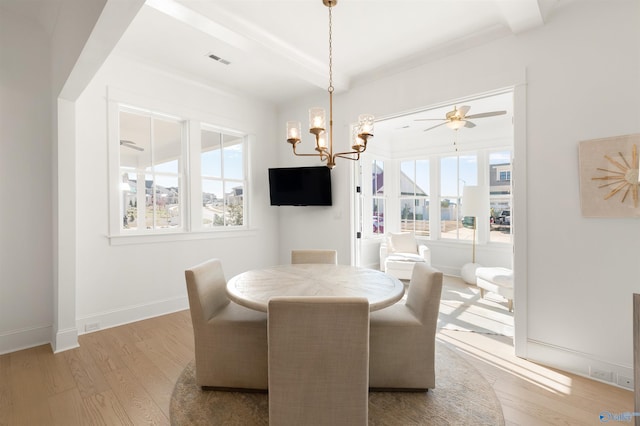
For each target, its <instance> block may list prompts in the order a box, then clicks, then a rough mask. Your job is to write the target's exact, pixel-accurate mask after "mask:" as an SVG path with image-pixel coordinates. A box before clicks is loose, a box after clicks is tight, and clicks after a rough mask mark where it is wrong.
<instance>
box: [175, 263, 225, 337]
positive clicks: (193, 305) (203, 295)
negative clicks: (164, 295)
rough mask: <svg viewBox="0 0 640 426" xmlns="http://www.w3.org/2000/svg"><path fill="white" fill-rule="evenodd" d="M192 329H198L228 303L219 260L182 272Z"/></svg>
mask: <svg viewBox="0 0 640 426" xmlns="http://www.w3.org/2000/svg"><path fill="white" fill-rule="evenodd" d="M184 275H185V279H186V281H187V294H188V296H189V307H190V310H191V321H192V322H193V328H198V327H200V326H202V325H204V324H206V322H207V321H208V320H210V319H211V318H213V317H214V316H215V314H216V312H218V311H219V310H220V309H222V308H223V307H224V306H226V305H227V304H228V303H229V298H228V297H227V293H226V290H225V287H226V285H227V281H226V279H225V277H224V272H223V270H222V263H221V262H220V260H219V259H210V260H207V261H205V262H202V263H200V264H198V265H196V266H193V267H191V268H189V269H187V270H186V271H185V272H184Z"/></svg>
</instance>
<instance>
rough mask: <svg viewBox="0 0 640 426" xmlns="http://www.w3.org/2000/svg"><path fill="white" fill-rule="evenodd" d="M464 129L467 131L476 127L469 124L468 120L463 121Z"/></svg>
mask: <svg viewBox="0 0 640 426" xmlns="http://www.w3.org/2000/svg"><path fill="white" fill-rule="evenodd" d="M464 127H467V128H469V129H471V128H474V127H476V125H475V124H473V123H472V122H470V121H469V120H464Z"/></svg>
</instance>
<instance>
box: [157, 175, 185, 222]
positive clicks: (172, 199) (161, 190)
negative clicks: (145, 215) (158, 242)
mask: <svg viewBox="0 0 640 426" xmlns="http://www.w3.org/2000/svg"><path fill="white" fill-rule="evenodd" d="M154 187H155V190H154V194H155V196H154V203H155V205H154V208H155V215H154V219H155V221H154V222H153V224H154V227H155V228H175V227H177V226H180V203H179V198H178V178H177V177H176V176H161V177H160V176H159V177H157V179H156V181H155V184H154Z"/></svg>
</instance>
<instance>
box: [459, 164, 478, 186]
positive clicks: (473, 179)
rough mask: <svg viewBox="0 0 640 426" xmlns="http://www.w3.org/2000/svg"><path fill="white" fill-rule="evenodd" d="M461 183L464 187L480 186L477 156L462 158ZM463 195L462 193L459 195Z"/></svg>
mask: <svg viewBox="0 0 640 426" xmlns="http://www.w3.org/2000/svg"><path fill="white" fill-rule="evenodd" d="M460 181H462V183H464V185H473V186H475V185H477V184H478V157H477V156H476V155H461V156H460ZM460 188H462V187H460ZM461 194H462V191H460V193H459V194H458V195H461Z"/></svg>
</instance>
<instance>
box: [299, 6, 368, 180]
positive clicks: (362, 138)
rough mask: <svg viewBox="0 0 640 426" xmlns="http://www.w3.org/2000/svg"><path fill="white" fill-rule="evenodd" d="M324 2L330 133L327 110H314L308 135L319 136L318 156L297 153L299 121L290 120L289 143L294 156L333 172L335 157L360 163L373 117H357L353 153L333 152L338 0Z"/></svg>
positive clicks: (300, 133)
mask: <svg viewBox="0 0 640 426" xmlns="http://www.w3.org/2000/svg"><path fill="white" fill-rule="evenodd" d="M322 3H323V4H324V5H325V6H327V7H328V8H329V87H328V89H327V91H328V92H329V134H328V135H327V126H326V117H325V111H324V108H318V107H314V108H311V109H310V110H309V133H312V134H314V135H315V137H316V148H315V149H316V151H318V153H317V154H299V153H298V152H296V145H297V144H298V143H300V136H301V135H302V131H301V125H300V122H299V121H287V142H289V143H290V144H291V147H292V148H293V154H294V155H298V156H301V157H320V160H321V161H326V162H327V167H329V168H330V169H333V168H334V167H335V165H336V158H338V157H340V158H346V159H347V160H353V161H357V160H359V159H360V153H362V152H364V151H365V149H367V140H368V139H369V138H372V137H373V118H374V117H373V115H370V114H363V115H360V116H359V117H358V124H357V125H356V127H355V128H354V131H353V136H352V138H353V139H352V143H353V145H351V149H352V151H346V152H338V153H335V154H334V153H333V55H332V47H333V46H332V43H333V39H332V31H331V30H332V23H331V10H332V8H333V6H335V5H336V4H338V0H322Z"/></svg>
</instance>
